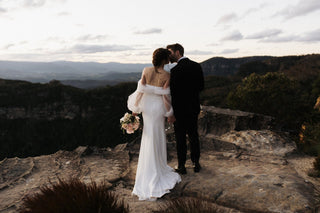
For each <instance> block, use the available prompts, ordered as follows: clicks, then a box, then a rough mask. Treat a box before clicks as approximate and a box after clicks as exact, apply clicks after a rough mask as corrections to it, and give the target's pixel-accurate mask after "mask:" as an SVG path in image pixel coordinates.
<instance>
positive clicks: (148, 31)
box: [134, 28, 162, 34]
mask: <svg viewBox="0 0 320 213" xmlns="http://www.w3.org/2000/svg"><path fill="white" fill-rule="evenodd" d="M160 33H162V29H160V28H150V29H146V30H141V31H140V30H138V31H135V32H134V34H160Z"/></svg>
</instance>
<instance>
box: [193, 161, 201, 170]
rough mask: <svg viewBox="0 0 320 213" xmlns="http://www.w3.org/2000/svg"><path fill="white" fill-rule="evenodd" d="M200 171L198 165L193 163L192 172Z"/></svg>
mask: <svg viewBox="0 0 320 213" xmlns="http://www.w3.org/2000/svg"><path fill="white" fill-rule="evenodd" d="M200 170H201V166H200V164H199V163H195V164H194V167H193V171H194V172H200Z"/></svg>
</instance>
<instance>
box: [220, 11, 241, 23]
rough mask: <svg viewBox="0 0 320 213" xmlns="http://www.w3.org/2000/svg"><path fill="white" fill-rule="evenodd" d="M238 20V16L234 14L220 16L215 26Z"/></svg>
mask: <svg viewBox="0 0 320 213" xmlns="http://www.w3.org/2000/svg"><path fill="white" fill-rule="evenodd" d="M237 18H238V15H237V14H235V13H229V14H226V15H224V16H221V17H220V18H219V20H218V21H217V24H216V25H220V24H226V23H229V22H231V21H233V20H236V19H237Z"/></svg>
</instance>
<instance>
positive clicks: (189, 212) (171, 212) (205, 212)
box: [156, 198, 217, 213]
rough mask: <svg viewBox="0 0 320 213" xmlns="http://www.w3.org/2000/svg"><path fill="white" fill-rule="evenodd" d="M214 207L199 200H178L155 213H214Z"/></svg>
mask: <svg viewBox="0 0 320 213" xmlns="http://www.w3.org/2000/svg"><path fill="white" fill-rule="evenodd" d="M215 212H217V208H216V206H215V205H214V204H213V203H211V202H209V201H205V200H202V199H199V198H178V199H174V200H172V201H169V202H167V203H165V204H164V205H162V206H161V207H160V210H159V211H156V213H215Z"/></svg>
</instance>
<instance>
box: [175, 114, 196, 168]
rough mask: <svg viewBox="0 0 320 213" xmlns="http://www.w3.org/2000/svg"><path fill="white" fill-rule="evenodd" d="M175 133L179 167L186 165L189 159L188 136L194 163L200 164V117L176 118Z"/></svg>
mask: <svg viewBox="0 0 320 213" xmlns="http://www.w3.org/2000/svg"><path fill="white" fill-rule="evenodd" d="M174 131H175V136H176V143H177V155H178V164H179V165H178V166H179V167H182V166H184V165H185V163H186V157H187V137H186V136H187V135H188V137H189V142H190V154H191V160H192V162H193V163H199V158H200V144H199V134H198V115H192V116H185V117H181V118H176V121H175V123H174Z"/></svg>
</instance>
